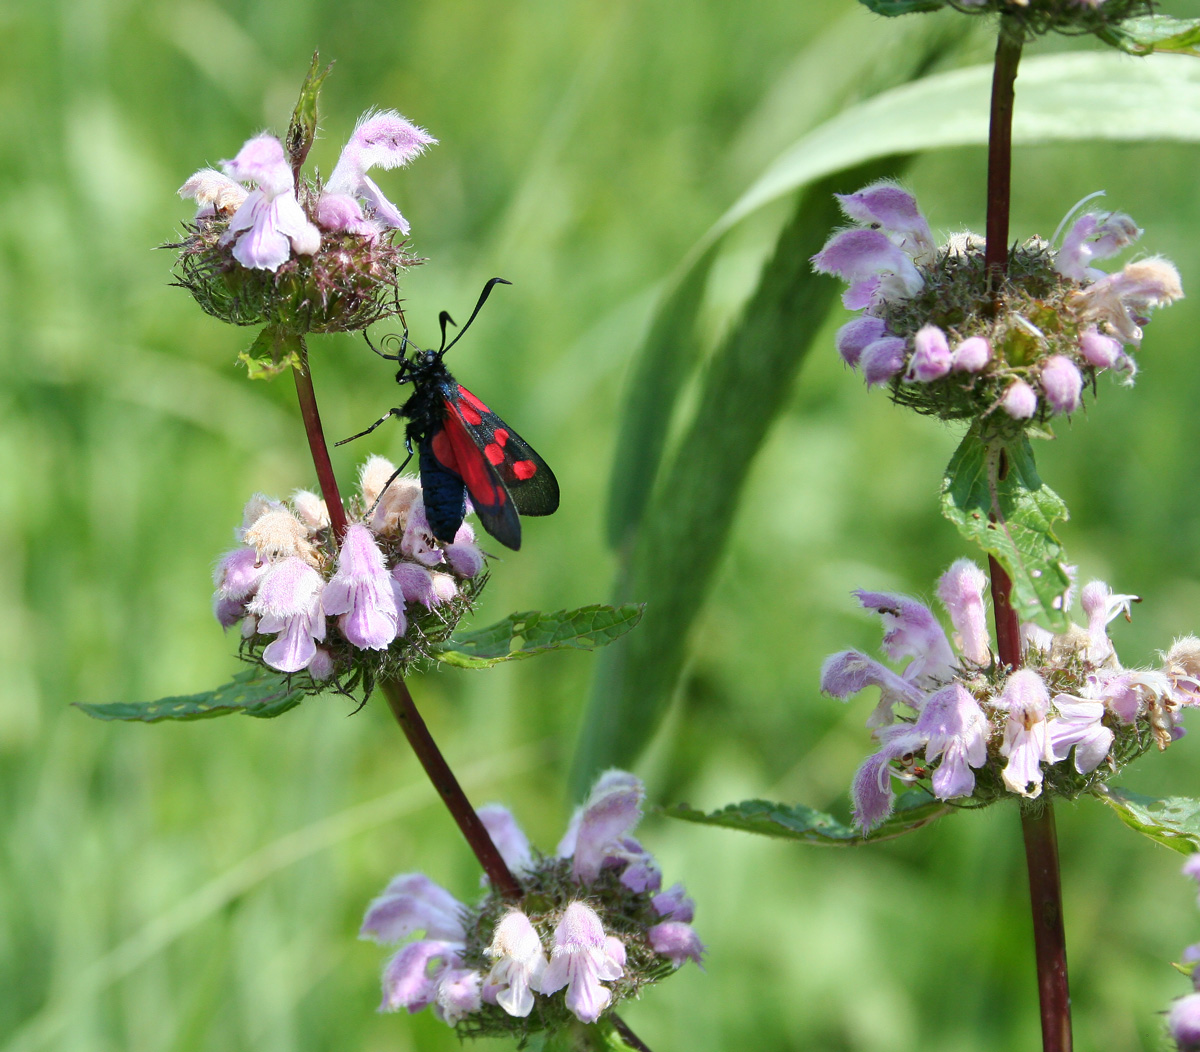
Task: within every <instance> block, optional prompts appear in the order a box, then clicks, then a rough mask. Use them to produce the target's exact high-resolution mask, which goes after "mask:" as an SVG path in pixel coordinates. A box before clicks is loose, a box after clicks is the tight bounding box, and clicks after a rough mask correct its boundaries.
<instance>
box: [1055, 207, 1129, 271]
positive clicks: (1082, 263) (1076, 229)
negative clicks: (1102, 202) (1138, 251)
mask: <svg viewBox="0 0 1200 1052" xmlns="http://www.w3.org/2000/svg"><path fill="white" fill-rule="evenodd" d="M1141 236H1142V231H1141V229H1140V228H1139V227H1138V225H1137V224H1136V223H1135V222H1134V221H1133V220H1132V219H1130V217H1129V216H1127V215H1125V214H1124V213H1123V212H1108V213H1106V214H1097V213H1096V212H1088V213H1086V214H1085V215H1082V216H1080V217H1079V218H1078V219H1077V220H1075V222H1074V223H1073V224H1072V226H1071V229H1070V230H1069V231H1067V235H1066V236H1065V237H1064V238H1063V243H1062V248H1060V249H1059V251H1058V254H1057V255H1056V256H1055V257H1054V269H1055V270H1057V271H1058V272H1059V273H1060V274H1062V275H1063V276H1064V277H1068V278H1073V279H1074V280H1075V281H1096V280H1097V279H1099V278H1104V277H1107V276H1108V275H1106V274H1105V273H1104V271H1102V270H1097V269H1096V268H1094V267H1090V266H1088V264H1089V263H1090V262H1091V261H1092V260H1096V259H1107V258H1108V257H1109V256H1115V255H1116V254H1117V253H1118V252H1120V251H1121V250H1122V249H1123V248H1126V247H1127V246H1129V245H1132V244H1133V243H1134V242H1135V241H1136V240H1137V239H1138V238H1139V237H1141Z"/></svg>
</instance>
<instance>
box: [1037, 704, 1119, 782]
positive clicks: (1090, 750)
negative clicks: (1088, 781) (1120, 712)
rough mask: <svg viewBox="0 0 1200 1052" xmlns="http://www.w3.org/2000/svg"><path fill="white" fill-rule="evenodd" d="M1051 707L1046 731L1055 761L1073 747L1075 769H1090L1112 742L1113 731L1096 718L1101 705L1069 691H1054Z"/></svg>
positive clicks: (1083, 772) (1095, 765)
mask: <svg viewBox="0 0 1200 1052" xmlns="http://www.w3.org/2000/svg"><path fill="white" fill-rule="evenodd" d="M1054 708H1055V710H1056V711H1055V716H1054V718H1053V719H1052V720H1050V722H1049V735H1050V751H1051V753H1052V754H1053V755H1054V759H1055V761H1056V762H1057V761H1059V760H1065V759H1066V758H1067V755H1068V754H1069V753H1070V751H1071V749H1072V747H1074V749H1075V770H1076V771H1078V772H1079V773H1080V774H1087V773H1088V772H1089V771H1094V770H1095V769H1096V768H1097V767H1099V766H1100V762H1101V761H1102V760H1103V759H1104V757H1106V756H1107V755H1108V750H1109V749H1110V748H1112V743H1113V732H1112V731H1111V730H1109V729H1108V728H1107V727H1105V726H1104V725H1103V724H1102V723H1101V722H1100V721H1101V719H1102V718H1103V717H1104V705H1103V704H1102V703H1101V702H1098V701H1087V700H1085V699H1083V698H1076V697H1072V696H1071V695H1070V694H1055V695H1054Z"/></svg>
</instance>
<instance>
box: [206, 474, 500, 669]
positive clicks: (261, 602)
mask: <svg viewBox="0 0 1200 1052" xmlns="http://www.w3.org/2000/svg"><path fill="white" fill-rule="evenodd" d="M394 471H395V467H394V465H393V464H392V463H391V462H390V461H388V460H386V459H385V458H384V457H378V456H374V457H371V458H370V459H369V460H367V462H366V463H365V464H364V465H363V468H362V471H361V498H360V499H361V505H360V507H361V509H368V508H372V507H373V508H374V511H373V512H372V514H371V518H370V521H365V522H354V523H352V524H351V525H350V527H349V528H348V529H347V530H346V535H345V537H343V538H342V543H341V546H340V548H335V547H334V545H333V539H332V537H331V531H330V529H329V515H328V512H327V510H326V508H325V503H324V501H322V500H321V499H320V498H319V497H318V496H316V494H313V493H309V492H307V491H305V490H301V491H299V492H297V493H296V494H294V495H293V497H292V500H291V503H290V506H289V505H287V504H284V503H283V502H281V501H277V500H270V499H268V498H266V497H263V496H261V495H256V496H254V497H252V498H251V499H250V501H249V502H248V503H247V504H246V508H245V512H244V514H243V519H242V525H241V527H240V528H239V529H237V530H236V531H235V535H236V536H237V539H238V540H239V541H240V544H239V546H238V547H237V548H234V549H233V550H232V551H230V552H227V553H226V554H225V555H224V556H222V557H221V559H220V560H219V562H218V563H217V567H216V570H215V571H214V573H213V581H214V584H215V585H216V593H215V595H214V597H213V612H214V614H215V615H216V618H217V620H218V621H219V622H220V623H221V624H222V625H223V626H224V627H226V628H229V627H232V626H233V625H235V624H238V623H239V622H240V624H241V632H242V636H243V639H244V640H245V641H246V645H247V647H248V648H249V649H250V651H251V653H254V654H256V655H257V656H258V658H259V659H260V660H261V661H262V662H263V663H264V664H265V665H268V666H270V667H271V668H272V669H275V670H276V671H279V672H288V673H295V672H301V671H307V672H308V674H309V675H310V676H311V677H312V679H313V680H314V681H317V682H321V681H325V680H328V679H330V677H333V676H341V675H344V674H346V673H347V672H348V671H350V670H351V669H353V668H356V667H361V662H362V661H363V660H364V659H367V656H368V655H367V652H375V654H374V657H371V658H370V659H369V663H370V664H373V665H374V666H375V667H379V666H380V664H381V662H384V661H389V660H391V661H393V662H398V663H399V664H400V665H403V664H404V663H406V662H407V661H408V660H410V659H411V658H410V656H409V654H408V651H410V650H412V649H413V644H415V643H417V642H419V641H422V640H425V639H428V638H429V637H430V636H431V635H433V634H435V633H437V634H439V635H440V634H448V631H449V629H450V628H453V625H454V622H456V621H457V618H458V615H459V614H460V613H461V612H462V610H463V609H465V606H466V602H465V601H466V600H469V598H470V596H471V595H472V594H474V592H475V590H476V588H477V585H478V578H479V574H480V572H481V571H482V569H483V567H484V559H483V555H482V553H481V552H480V551H479V549H478V548H477V547H476V546H475V535H474V532H473V531H472V529H471V527H470V526H469V525H467V524H465V523H464V524H463V526H462V527H461V528H460V529H459V531H458V534H457V535H456V537H455V538H454V542H453V543H452V544H439V542H438V541H437V540H436V539H435V538H434V536H433V533H432V532H431V530H430V528H429V523H428V521H427V520H426V517H425V506H424V502H423V500H422V496H421V485H420V483H419V481H418V480H417V479H415V478H411V477H407V476H405V477H400V478H396V479H395V480H394V481H392V482H391V484H390V485H388V486H387V488H386V489H384V486H385V484H386V483H387V481H388V479H390V478H391V476H392V474H393V473H394ZM270 636H274V638H273V639H271V640H270V641H269V642H266V639H267V637H270ZM419 651H420V647H417V648H416V652H414V654H413V655H412V657H415V656H416V655H417V654H418V653H419Z"/></svg>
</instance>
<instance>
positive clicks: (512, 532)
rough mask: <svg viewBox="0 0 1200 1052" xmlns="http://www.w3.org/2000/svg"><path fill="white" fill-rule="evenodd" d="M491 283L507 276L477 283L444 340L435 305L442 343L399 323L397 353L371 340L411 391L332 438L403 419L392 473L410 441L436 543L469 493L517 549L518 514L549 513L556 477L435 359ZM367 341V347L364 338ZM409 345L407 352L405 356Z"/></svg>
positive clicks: (458, 517) (483, 516) (444, 318)
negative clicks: (422, 338) (417, 339)
mask: <svg viewBox="0 0 1200 1052" xmlns="http://www.w3.org/2000/svg"><path fill="white" fill-rule="evenodd" d="M498 284H504V285H508V284H511V282H508V281H505V280H504V278H492V280H491V281H489V282H488V283H487V284H486V285H484V287H483V292H482V293H480V295H479V301H478V302H477V303H476V304H475V309H474V310H473V311H472V312H471V317H470V318H468V319H467V324H466V325H464V326H463V327H462V331H461V332H459V334H458V335H457V336H456V337H455V338H454V339H453V340H451V341H450V343H449V344H448V345H447V343H446V326H447V325H453V324H454V322H453V320H452V319H451V317H450V315H449V314H448V313H446V311H442V313H441V315H440V317H439V321H440V322H441V327H442V345H441V346H440V347H439V348H438V349H437V350H436V351H426V350H422V349H421V348H419V347H417V346H416V344H414V343H413V342H412V341H411V340H410V339H409V338H408V329H407V327H406V328H405V330H404V334H403V336H400V337H394V338H395V339H398V340H399V342H400V350H399V353H397V354H384V353H383V352H382V351H379V350H376V349H375V347H373V346H371V350H373V351H375V353H376V354H378V355H379V356H380V357H381V358H386V359H388V360H389V361H393V362H399V363H400V369H399V371H398V372H397V373H396V383H398V384H412V385H413V392H412V394H411V395H409V397H408V400H407V401H406V402H405V403H404V404H403V405H402V406H398V407H397V408H395V409H389V410H388V411H387V412H386V413H384V415H383V416H381V417H380V418H379V419H378V420H376V421H375V423H373V424H372V425H371V426H370V427H368V428H367V429H366V430H365V431H360V432H359V433H358V434H357V435H351V436H350V437H349V438H344V439H342V441H341V442H338V443H337V444H338V445H339V446H340V445H342V443H344V442H352V441H353V440H354V439H356V438H362V437H363V436H364V435H369V434H370V433H371V432H372V431H374V430H375V429H376V428H377V427H379V426H380V424H382V423H384V421H386V420H389V419H391V418H392V417H393V416H403V417H405V418H407V420H408V424H407V425H406V426H405V429H404V438H405V444H406V445H407V447H408V457H407V459H406V460H405V461H404V463H403V464H401V465H400V467H399V468H397V469H396V473H395V474H394V475H393V476H392V479H395V478H396V476H397V475H399V474H400V472H401V471H403V470H404V468H405V467H406V466H407V464H408V462H409V461H410V460H412V458H413V454H414V450H413V446H414V444H415V446H416V455H417V457H418V460H417V463H418V464H419V465H420V469H421V490H422V492H423V495H424V500H425V517H426V518H427V519H428V520H429V528H430V529H431V530H432V531H433V535H434V536H435V537H436V538H437V539H438V540H440V541H453V540H454V535H455V533H457V532H458V528H459V526H461V525H462V521H463V517H464V516H465V515H466V513H467V502H466V498H467V497H468V496H470V498H471V504H472V506H473V507H474V509H475V514H476V515H477V516H478V517H479V521H480V522H481V523H482V524H483V528H484V529H485V530H487V531H488V533H490V534H491V535H492V536H493V537H495V538H496V540H498V541H499V542H500V543H501V544H504V545H507V546H508V547H509V548H512V549H513V550H514V551H515V550H516V549H518V548H520V547H521V519H520V515H549V514H550V513H551V512H553V511H554V510H555V509H556V508H557V507H558V480H557V479H556V478H555V477H554V472H552V471H551V470H550V468H549V466H548V465H547V464H546V462H545V461H544V460H543V459H542V458H541V457H540V456H538V455H537V453H535V452H534V451H533V449H532V448H530V446H529V443H528V442H526V441H525V440H524V439H523V438H521V436H520V435H518V434H517V433H516V432H515V431H514V430H513V429H512V428H511V427H509V426H508V425H507V424H506V423H505V422H504V421H503V420H501V419H500V417H498V416H497V415H496V414H495V413H493V412H492V411H491V410H490V409H489V408H488V407H487V406H486V405H484V403H483V402H481V401H480V400H479V399H478V398H476V397H475V395H473V394H471V392H470V391H468V390H467V389H466V388H465V387H463V385H462V384H460V383H459V382H458V381H457V380H455V379H454V377H453V376H451V375H450V371H449V370H448V369H447V368H446V366H445V364H444V363H443V361H442V358H443V357H444V355H445V354H446V352H447V351H448V350H450V348H451V347H453V346H454V345H455V344H456V343H458V341H459V340H460V339H462V337H463V334H464V333H466V331H467V329H469V328H470V327H471V322H473V321H474V320H475V316H476V315H477V314H478V313H479V311H480V309H481V308H482V307H483V305H484V303H486V302H487V298H488V296H489V295H490V294H491V291H492V289H493V288H494V287H495V286H496V285H498ZM367 343H368V346H370V341H369V340H368V341H367ZM410 348H411V349H412V355H411V357H410V356H408V355H407V354H406V352H407V351H408V350H409V349H410ZM390 484H391V479H389V480H388V485H390ZM384 488H385V489H386V488H387V487H386V486H385V487H384ZM518 513H519V514H518Z"/></svg>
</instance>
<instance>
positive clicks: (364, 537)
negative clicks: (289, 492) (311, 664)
mask: <svg viewBox="0 0 1200 1052" xmlns="http://www.w3.org/2000/svg"><path fill="white" fill-rule="evenodd" d="M391 582H392V579H391V578H390V577H389V576H388V572H387V566H386V564H385V563H384V559H383V553H382V552H381V551H380V550H379V546H378V545H377V544H376V543H375V537H374V535H373V534H372V533H371V531H370V530H369V529H367V527H366V526H364V525H363V524H362V523H359V522H356V523H352V524H351V525H350V527H349V528H348V529H347V530H346V535H345V537H343V538H342V548H341V551H340V552H339V553H338V565H337V572H336V573H335V574H334V575H333V577H332V578H330V581H329V584H328V585H326V586H325V594H324V596H322V599H321V605H322V606H323V607H324V610H325V613H327V614H329V615H331V616H332V615H340V616H339V617H338V627H339V628H340V629H341V630H342V635H344V636H345V637H346V638H347V639H348V640H349V641H350V642H351V643H353V644H354V645H355V646H356V647H358V648H359V649H360V650H385V649H387V647H388V645H389V644H390V643H391V642H392V640H393V639H395V638H396V636H397V635H402V634H403V633H404V629H405V627H406V624H405V622H404V614H403V612H402V611H401V610H398V609H397V607H396V599H395V596H394V595H393V594H392V583H391Z"/></svg>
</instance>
